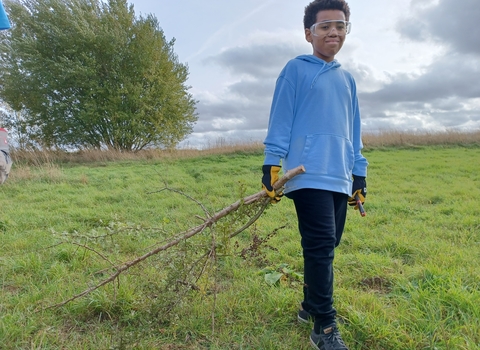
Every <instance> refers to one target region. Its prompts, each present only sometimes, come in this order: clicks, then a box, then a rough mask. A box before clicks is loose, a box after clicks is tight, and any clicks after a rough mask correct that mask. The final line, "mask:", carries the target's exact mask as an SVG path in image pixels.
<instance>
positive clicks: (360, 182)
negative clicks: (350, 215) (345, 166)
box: [348, 175, 367, 210]
mask: <svg viewBox="0 0 480 350" xmlns="http://www.w3.org/2000/svg"><path fill="white" fill-rule="evenodd" d="M366 196H367V181H366V180H365V177H364V176H355V175H353V186H352V196H351V197H349V198H348V204H349V205H351V206H355V208H354V209H355V210H357V209H358V204H357V198H355V197H358V199H359V200H360V202H361V203H362V204H364V203H365V197H366Z"/></svg>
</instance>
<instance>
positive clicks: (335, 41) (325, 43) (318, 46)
mask: <svg viewBox="0 0 480 350" xmlns="http://www.w3.org/2000/svg"><path fill="white" fill-rule="evenodd" d="M335 20H337V21H345V14H344V13H343V11H340V10H324V11H319V12H318V13H317V21H316V23H318V22H323V21H335ZM305 39H307V41H308V42H309V43H311V44H312V47H313V54H314V55H315V56H317V57H318V58H321V59H322V60H324V61H326V62H331V61H333V59H334V58H335V55H336V54H337V53H338V51H340V49H341V48H342V46H343V43H344V41H345V34H340V35H339V33H338V31H337V30H336V28H335V26H332V30H330V32H329V33H326V34H323V35H317V36H315V35H313V33H312V32H311V30H310V29H309V28H306V29H305Z"/></svg>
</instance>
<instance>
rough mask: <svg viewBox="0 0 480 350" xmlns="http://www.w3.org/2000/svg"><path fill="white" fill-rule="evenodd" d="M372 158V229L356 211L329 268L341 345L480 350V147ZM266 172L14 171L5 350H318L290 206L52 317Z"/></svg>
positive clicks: (184, 161)
mask: <svg viewBox="0 0 480 350" xmlns="http://www.w3.org/2000/svg"><path fill="white" fill-rule="evenodd" d="M364 154H365V156H366V157H367V158H368V160H369V162H370V167H369V174H368V179H367V182H368V196H367V201H366V203H365V209H366V211H367V216H366V217H363V218H362V217H361V216H360V215H359V214H358V212H357V211H354V210H353V209H351V210H349V213H348V220H347V226H346V229H345V234H344V238H343V241H342V243H341V245H340V246H339V248H338V249H337V252H336V259H335V271H336V272H335V273H336V281H335V297H336V299H335V306H336V308H337V310H338V314H339V317H340V319H341V320H342V321H343V322H342V323H341V324H340V328H341V331H342V335H343V338H344V340H345V342H346V343H347V344H348V345H349V347H350V349H353V350H360V349H362V350H363V349H365V350H366V349H369V350H372V349H378V350H380V349H382V350H395V349H402V350H405V349H432V350H433V349H435V350H440V349H445V350H447V349H448V350H450V349H455V350H456V349H480V273H479V268H478V266H480V204H479V200H480V168H479V159H480V147H478V146H475V145H471V146H466V147H461V146H428V145H427V146H412V147H409V146H408V145H407V146H405V147H402V148H381V147H379V148H376V149H371V150H368V149H367V151H366V152H365V153H364ZM262 162H263V155H262V154H261V151H259V150H258V149H257V150H250V149H248V150H238V151H236V152H234V153H232V154H229V155H226V154H221V153H214V152H213V153H209V154H208V155H194V156H190V157H167V156H165V157H160V158H155V157H143V158H139V159H134V158H132V159H122V160H116V161H110V160H109V159H102V158H101V157H99V158H98V159H95V160H90V161H89V162H78V163H75V162H74V161H68V162H65V161H63V162H56V161H52V160H50V159H49V158H48V157H45V158H43V159H41V158H38V157H37V158H36V160H35V161H32V160H29V161H28V162H27V161H23V162H22V161H20V162H18V161H17V163H15V164H14V167H13V169H12V175H11V177H10V178H9V180H8V181H7V182H6V183H5V184H4V185H3V186H0V289H1V290H0V349H166V350H174V349H265V350H267V349H272V350H273V349H308V348H309V345H308V335H309V332H310V327H309V326H306V325H299V324H297V321H296V311H297V309H298V303H299V301H300V299H301V296H302V292H301V289H302V288H301V287H302V282H301V273H302V257H301V250H300V243H299V235H298V232H297V228H296V216H295V212H294V209H293V205H292V203H291V201H290V200H288V199H286V198H284V199H282V201H281V202H280V203H278V204H276V205H271V206H269V207H268V208H267V210H266V211H265V212H264V214H263V215H262V216H261V217H260V219H258V220H257V221H256V222H255V223H254V224H253V225H252V226H251V227H250V228H248V229H247V230H245V231H244V232H242V233H240V234H239V235H238V236H236V237H235V238H233V239H231V240H229V239H228V238H227V236H228V235H229V234H230V233H231V232H233V231H235V229H236V228H238V227H240V226H242V225H243V224H244V223H245V222H246V221H248V218H249V217H250V216H251V215H252V212H251V211H250V209H249V208H242V209H241V210H240V211H239V212H238V213H237V214H236V215H230V216H228V217H226V218H225V219H224V220H222V221H220V222H218V223H217V224H216V225H214V226H213V227H212V229H211V230H206V231H204V232H202V233H200V234H198V235H196V236H195V237H193V238H191V239H189V240H186V241H182V242H181V244H179V245H177V246H175V247H173V248H171V249H168V250H166V251H164V252H162V253H159V254H156V255H154V256H152V257H150V258H148V259H146V260H145V261H143V262H142V263H140V264H136V265H134V266H133V267H131V268H130V269H129V270H128V271H126V272H125V273H123V274H121V275H120V278H119V279H116V280H115V281H114V282H112V283H109V284H107V285H106V286H104V287H101V288H99V289H97V290H95V291H94V292H92V293H90V294H87V295H85V296H83V297H81V298H78V299H76V300H73V301H72V302H69V303H67V304H66V305H64V306H61V307H51V308H49V306H52V305H55V304H57V303H60V302H62V301H65V300H67V299H69V298H70V297H72V296H74V295H75V294H77V293H80V292H82V291H84V290H85V289H87V288H89V287H91V286H95V285H96V284H98V283H99V282H100V281H102V280H104V279H105V278H107V277H108V276H110V275H111V274H112V273H113V272H114V268H113V266H117V265H120V264H122V263H124V262H127V261H131V260H133V259H134V258H136V257H138V256H141V255H143V254H144V253H146V252H149V251H151V250H152V249H155V248H156V247H158V246H161V245H163V244H165V243H168V242H169V241H171V240H172V238H173V237H174V236H176V235H177V234H179V233H181V232H182V231H185V230H187V229H189V228H191V227H194V226H197V225H199V224H200V223H201V222H202V220H201V217H206V216H208V215H211V214H213V213H215V212H217V211H219V210H220V209H222V208H224V207H226V206H228V205H230V204H232V203H233V202H235V201H237V200H238V199H239V198H241V197H244V196H245V195H249V194H253V193H256V192H258V191H259V190H260V178H261V164H262ZM164 188H168V189H166V190H162V189H164ZM253 209H256V208H252V210H253ZM212 246H215V247H216V249H215V250H214V251H215V254H210V255H205V253H206V252H209V250H210V249H211V248H212Z"/></svg>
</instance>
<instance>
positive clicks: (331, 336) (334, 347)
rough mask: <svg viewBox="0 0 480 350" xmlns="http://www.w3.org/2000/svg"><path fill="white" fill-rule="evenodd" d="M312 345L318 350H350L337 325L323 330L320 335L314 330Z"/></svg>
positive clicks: (311, 337)
mask: <svg viewBox="0 0 480 350" xmlns="http://www.w3.org/2000/svg"><path fill="white" fill-rule="evenodd" d="M310 344H312V346H313V348H314V349H317V350H348V348H347V346H346V345H345V343H344V342H343V340H342V337H341V336H340V332H339V331H338V329H337V326H336V325H335V324H332V325H330V326H327V327H325V328H322V329H321V330H320V334H317V333H315V331H314V330H312V333H311V334H310Z"/></svg>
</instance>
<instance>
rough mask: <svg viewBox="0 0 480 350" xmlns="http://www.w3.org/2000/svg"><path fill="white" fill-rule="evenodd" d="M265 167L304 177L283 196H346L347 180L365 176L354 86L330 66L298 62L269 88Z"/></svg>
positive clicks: (306, 59) (305, 59) (307, 58)
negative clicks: (310, 192)
mask: <svg viewBox="0 0 480 350" xmlns="http://www.w3.org/2000/svg"><path fill="white" fill-rule="evenodd" d="M264 144H265V161H264V164H265V165H280V164H281V163H282V166H283V169H284V171H288V170H290V169H293V168H295V167H297V166H299V165H303V166H304V167H305V170H306V172H305V173H304V174H300V175H297V176H295V177H294V178H293V179H291V180H290V181H288V182H287V184H286V186H285V191H284V192H285V193H288V192H291V191H294V190H298V189H302V188H314V189H322V190H328V191H333V192H340V193H345V194H347V195H351V193H352V175H353V174H354V175H357V176H365V177H366V176H367V165H368V162H367V160H366V159H365V157H364V156H363V155H362V153H361V150H362V148H363V144H362V140H361V121H360V111H359V108H358V100H357V92H356V85H355V80H354V79H353V77H352V75H351V74H350V73H348V72H347V71H345V70H344V69H342V68H340V64H339V63H338V62H337V61H336V60H333V61H332V62H328V63H327V62H325V61H323V60H322V59H320V58H318V57H316V56H314V55H302V56H298V57H296V58H294V59H292V60H291V61H289V62H288V63H287V65H286V66H285V67H284V68H283V70H282V71H281V73H280V76H279V77H278V79H277V83H276V86H275V92H274V95H273V101H272V107H271V111H270V120H269V124H268V133H267V137H266V138H265V141H264Z"/></svg>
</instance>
